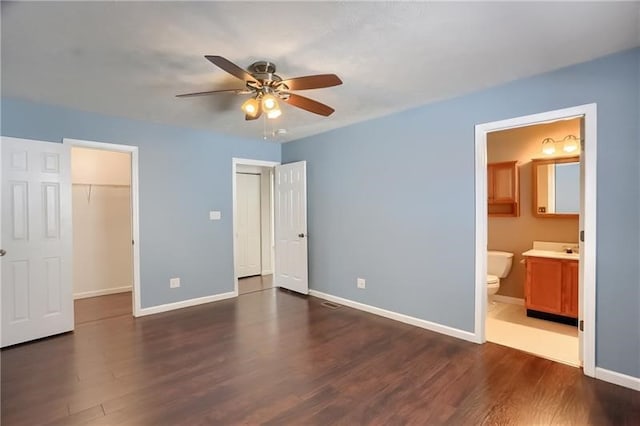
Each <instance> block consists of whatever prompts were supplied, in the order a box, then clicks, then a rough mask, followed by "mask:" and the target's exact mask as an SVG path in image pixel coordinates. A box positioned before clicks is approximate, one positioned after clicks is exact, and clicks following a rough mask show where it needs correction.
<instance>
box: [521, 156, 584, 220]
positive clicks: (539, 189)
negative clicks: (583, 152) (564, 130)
mask: <svg viewBox="0 0 640 426" xmlns="http://www.w3.org/2000/svg"><path fill="white" fill-rule="evenodd" d="M531 169H532V172H533V176H532V179H531V180H532V182H533V191H532V193H533V215H534V216H536V217H578V214H579V213H580V157H560V158H549V159H546V158H545V159H535V160H532V161H531Z"/></svg>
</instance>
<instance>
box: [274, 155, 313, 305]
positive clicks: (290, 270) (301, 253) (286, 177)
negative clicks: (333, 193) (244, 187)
mask: <svg viewBox="0 0 640 426" xmlns="http://www.w3.org/2000/svg"><path fill="white" fill-rule="evenodd" d="M275 169H276V176H275V187H274V195H275V197H274V198H275V245H276V247H275V252H276V266H275V268H276V270H275V274H274V280H275V282H274V284H275V285H276V286H278V287H282V288H286V289H288V290H293V291H295V292H298V293H302V294H308V293H309V278H308V268H307V163H306V161H300V162H297V163H290V164H283V165H281V166H276V168H275Z"/></svg>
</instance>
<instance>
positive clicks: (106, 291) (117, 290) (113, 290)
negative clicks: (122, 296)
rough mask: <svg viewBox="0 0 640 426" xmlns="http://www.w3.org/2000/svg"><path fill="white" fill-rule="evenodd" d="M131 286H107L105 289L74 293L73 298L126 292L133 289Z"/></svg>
mask: <svg viewBox="0 0 640 426" xmlns="http://www.w3.org/2000/svg"><path fill="white" fill-rule="evenodd" d="M131 288H132V287H131V286H130V285H129V286H124V287H114V288H106V289H104V290H92V291H83V292H82V293H74V294H73V299H74V300H76V299H86V298H88V297H96V296H106V295H107V294H116V293H124V292H127V291H131Z"/></svg>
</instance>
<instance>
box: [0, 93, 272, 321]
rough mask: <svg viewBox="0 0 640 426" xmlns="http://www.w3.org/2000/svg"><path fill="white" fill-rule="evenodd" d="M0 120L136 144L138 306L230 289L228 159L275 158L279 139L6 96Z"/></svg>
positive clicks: (27, 130) (50, 132) (48, 136)
mask: <svg viewBox="0 0 640 426" xmlns="http://www.w3.org/2000/svg"><path fill="white" fill-rule="evenodd" d="M1 124H2V135H3V136H14V137H20V138H27V139H38V140H44V141H51V142H61V141H62V138H74V139H84V140H93V141H99V142H109V143H117V144H125V145H136V146H138V147H139V164H140V276H141V302H142V307H143V308H145V307H150V306H156V305H160V304H164V303H171V302H177V301H181V300H187V299H192V298H196V297H203V296H210V295H214V294H219V293H225V292H229V291H233V289H234V288H233V286H234V283H233V253H232V236H233V231H232V228H233V225H232V195H231V158H232V157H242V158H253V159H258V160H272V161H280V145H279V144H274V143H269V142H263V141H249V140H245V139H239V138H234V137H230V136H223V135H220V134H217V133H213V132H207V131H197V130H192V129H185V128H179V127H172V126H165V125H159V124H152V123H146V122H140V121H133V120H127V119H122V118H115V117H107V116H104V115H98V114H92V113H86V112H80V111H74V110H70V109H66V108H60V107H54V106H47V105H42V104H36V103H32V102H27V101H24V100H17V99H9V98H3V99H2V123H1ZM210 210H220V211H221V212H222V220H220V221H210V220H209V211H210ZM171 277H180V278H181V287H180V288H176V289H170V288H169V278H171Z"/></svg>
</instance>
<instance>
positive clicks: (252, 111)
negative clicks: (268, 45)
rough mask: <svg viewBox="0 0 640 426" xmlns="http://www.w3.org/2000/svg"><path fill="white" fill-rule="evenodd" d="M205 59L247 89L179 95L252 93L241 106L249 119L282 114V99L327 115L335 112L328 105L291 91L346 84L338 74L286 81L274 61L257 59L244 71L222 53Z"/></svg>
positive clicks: (290, 103)
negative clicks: (277, 70)
mask: <svg viewBox="0 0 640 426" xmlns="http://www.w3.org/2000/svg"><path fill="white" fill-rule="evenodd" d="M205 58H206V59H208V60H209V61H210V62H211V63H213V64H214V65H216V66H217V67H219V68H221V69H222V70H224V71H226V72H228V73H229V74H231V75H233V76H234V77H236V78H238V79H240V80H242V81H244V83H245V86H246V89H222V90H212V91H208V92H196V93H186V94H182V95H177V97H179V98H183V97H193V96H204V95H212V94H215V93H224V92H234V93H235V94H241V95H246V94H250V95H251V98H249V99H247V100H246V101H245V102H244V103H243V104H242V106H241V108H242V111H243V112H244V113H245V120H255V119H257V118H259V117H260V116H261V115H262V113H263V112H265V113H266V115H267V118H269V119H274V118H278V117H280V116H281V115H282V110H281V109H280V104H279V102H278V100H280V101H284V102H286V103H288V104H289V105H292V106H294V107H297V108H301V109H304V110H305V111H309V112H312V113H314V114H318V115H322V116H325V117H328V116H329V115H331V114H333V112H334V111H335V110H334V109H333V108H331V107H330V106H328V105H325V104H322V103H320V102H318V101H314V100H313V99H309V98H306V97H304V96H300V95H296V94H294V93H291V91H292V90H308V89H320V88H324V87H332V86H338V85H340V84H342V80H340V78H339V77H338V76H337V75H335V74H318V75H308V76H304V77H297V78H291V79H288V80H283V79H282V78H281V77H280V76H279V75H277V74H276V66H275V64H273V63H271V62H267V61H260V62H255V63H253V64H251V66H250V67H249V69H248V70H244V69H242V68H240V67H239V66H237V65H236V64H234V63H233V62H231V61H229V60H228V59H225V58H223V57H222V56H213V55H206V56H205Z"/></svg>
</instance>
